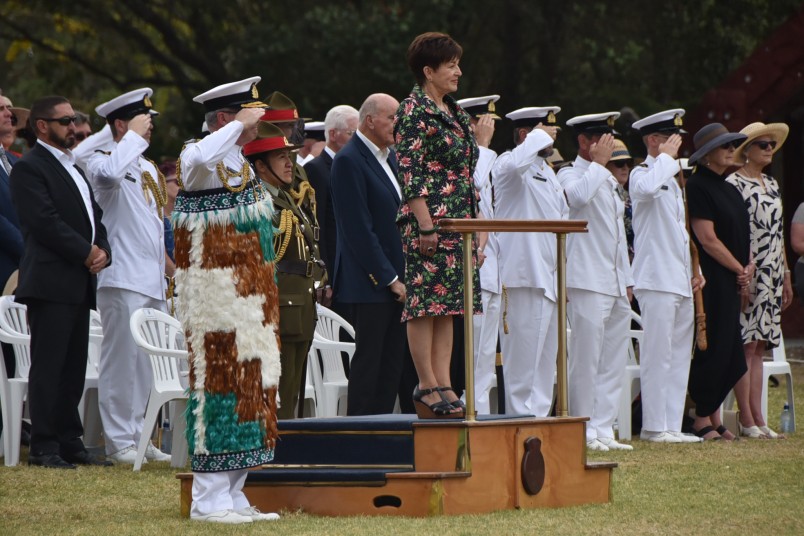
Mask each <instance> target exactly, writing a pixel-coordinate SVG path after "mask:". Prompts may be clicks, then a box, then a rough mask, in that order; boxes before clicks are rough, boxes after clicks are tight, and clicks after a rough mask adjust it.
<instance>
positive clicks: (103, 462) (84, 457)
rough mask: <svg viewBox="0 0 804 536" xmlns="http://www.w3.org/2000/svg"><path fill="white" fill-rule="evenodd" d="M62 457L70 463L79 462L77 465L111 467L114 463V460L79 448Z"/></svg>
mask: <svg viewBox="0 0 804 536" xmlns="http://www.w3.org/2000/svg"><path fill="white" fill-rule="evenodd" d="M61 457H62V458H63V459H64V460H65V461H66V462H68V463H71V464H73V463H74V464H77V465H99V466H101V467H111V466H112V465H114V464H113V463H112V462H110V461H109V460H107V459H106V458H102V457H100V456H95V455H94V454H90V453H89V452H88V451H86V450H79V451H78V452H73V453H71V454H66V453H65V454H62V455H61Z"/></svg>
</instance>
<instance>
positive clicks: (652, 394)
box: [629, 154, 694, 432]
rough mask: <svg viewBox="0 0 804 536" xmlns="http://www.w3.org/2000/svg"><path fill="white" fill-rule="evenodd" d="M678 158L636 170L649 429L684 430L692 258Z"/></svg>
mask: <svg viewBox="0 0 804 536" xmlns="http://www.w3.org/2000/svg"><path fill="white" fill-rule="evenodd" d="M678 172H679V165H678V162H677V161H676V160H675V159H673V158H671V157H670V156H669V155H666V154H660V155H659V156H658V157H653V156H648V158H647V159H645V162H644V165H641V166H637V167H636V168H634V170H633V171H631V177H630V179H629V180H630V183H629V184H630V186H629V191H630V194H631V202H632V204H633V225H634V238H635V245H634V249H635V254H634V279H635V284H634V294H635V295H636V298H637V300H639V305H640V311H641V313H642V328H643V330H644V332H645V333H644V336H643V341H642V348H641V350H640V383H641V387H642V429H643V430H646V431H651V432H664V431H670V432H680V431H681V421H682V418H683V414H684V401H685V399H686V392H687V380H688V377H689V369H690V359H691V354H692V336H693V317H694V313H693V303H692V285H691V279H692V265H691V260H690V244H689V234H688V233H687V228H686V216H685V211H684V198H683V194H682V191H681V188H680V187H679V185H678V182H677V180H676V178H675V175H676V174H677V173H678Z"/></svg>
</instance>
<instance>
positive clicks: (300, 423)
mask: <svg viewBox="0 0 804 536" xmlns="http://www.w3.org/2000/svg"><path fill="white" fill-rule="evenodd" d="M416 420H417V419H416V416H415V415H372V416H365V417H335V418H320V419H298V420H288V421H279V441H278V442H277V445H276V451H275V457H274V462H273V465H323V466H333V465H334V466H343V465H362V466H365V465H373V466H386V467H399V466H410V467H412V466H413V426H412V423H413V422H415V421H416Z"/></svg>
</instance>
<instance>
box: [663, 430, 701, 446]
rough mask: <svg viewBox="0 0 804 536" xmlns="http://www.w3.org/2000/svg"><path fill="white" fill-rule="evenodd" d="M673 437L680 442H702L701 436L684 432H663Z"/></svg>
mask: <svg viewBox="0 0 804 536" xmlns="http://www.w3.org/2000/svg"><path fill="white" fill-rule="evenodd" d="M665 433H668V434H670V435H671V436H673V437H677V438H678V439H680V440H681V442H682V443H703V438H702V437H698V436H697V435H693V434H685V433H683V432H665Z"/></svg>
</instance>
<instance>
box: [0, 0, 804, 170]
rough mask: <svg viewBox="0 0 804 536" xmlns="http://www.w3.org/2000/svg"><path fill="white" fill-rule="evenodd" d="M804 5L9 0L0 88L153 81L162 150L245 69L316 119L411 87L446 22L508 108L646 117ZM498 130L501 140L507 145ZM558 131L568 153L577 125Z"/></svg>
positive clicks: (691, 92) (791, 0) (485, 86)
mask: <svg viewBox="0 0 804 536" xmlns="http://www.w3.org/2000/svg"><path fill="white" fill-rule="evenodd" d="M801 8H802V2H801V0H774V1H773V2H767V1H766V0H730V1H726V0H700V1H697V2H675V3H668V2H664V1H657V0H647V1H645V0H643V1H638V0H619V1H601V2H589V1H584V0H565V1H563V2H550V1H544V0H531V1H521V0H520V1H517V0H501V1H498V2H488V1H480V0H462V1H458V0H405V1H400V0H371V1H364V0H351V1H334V2H325V3H322V2H317V1H313V0H293V1H291V0H273V1H263V2H253V1H249V0H229V1H226V2H220V1H212V0H196V1H190V2H188V1H183V2H182V1H178V0H150V1H148V2H142V1H139V0H115V1H109V0H83V1H81V2H53V1H52V0H50V1H45V0H30V1H21V0H0V50H3V51H4V52H5V54H4V57H3V58H0V87H2V88H3V90H4V93H5V94H6V95H8V96H10V97H11V98H12V99H13V100H14V102H15V104H17V105H21V106H28V105H30V103H31V102H32V101H33V100H34V99H35V98H36V97H38V96H41V95H44V94H52V93H58V94H63V95H66V96H68V97H70V99H71V100H72V101H73V102H74V104H75V106H76V107H77V108H79V109H82V110H85V111H92V110H94V107H95V106H96V105H97V104H98V103H100V102H102V101H104V100H107V99H109V98H111V97H113V96H115V95H117V94H119V93H121V92H123V91H126V90H130V89H133V88H135V87H139V86H150V87H152V88H153V89H154V90H155V92H156V93H155V98H154V101H155V105H156V107H157V109H159V110H161V111H162V112H163V115H162V116H161V117H160V119H159V120H158V122H157V128H158V129H157V131H156V132H155V134H154V142H153V145H152V148H151V150H150V153H151V156H152V157H156V158H159V157H161V156H164V155H176V154H177V153H178V151H179V150H180V148H181V143H182V141H183V140H184V139H187V138H189V137H193V136H194V135H196V134H197V133H198V130H199V127H200V123H201V117H202V109H201V107H200V106H199V105H197V104H194V103H192V102H191V98H192V96H194V95H196V94H198V93H200V92H202V91H204V90H206V89H208V88H210V87H212V86H214V85H216V84H219V83H223V82H227V81H232V80H236V79H240V78H244V77H246V76H252V75H260V76H262V77H263V81H262V83H261V84H260V90H261V91H262V92H263V93H264V94H267V93H268V92H270V91H272V90H274V89H278V90H280V91H282V92H283V93H286V94H287V95H289V96H290V97H291V98H293V99H294V101H296V103H297V105H298V106H299V108H300V110H301V112H302V114H303V115H304V116H306V117H314V118H316V119H323V116H324V114H325V113H326V111H327V110H328V109H329V108H330V107H332V106H334V105H336V104H341V103H349V104H352V105H354V106H359V105H360V103H361V102H362V101H363V99H364V98H365V97H366V96H367V95H368V94H369V93H373V92H376V91H384V92H388V93H391V94H392V95H395V96H397V97H398V98H403V97H404V96H405V95H407V93H408V92H409V90H410V88H411V87H412V85H413V78H412V76H411V74H410V73H409V72H408V70H407V67H406V65H405V51H406V49H407V46H408V44H409V43H410V41H411V40H412V39H413V37H415V36H416V35H418V34H419V33H422V32H424V31H430V30H437V31H445V32H448V33H450V34H451V35H453V37H455V38H456V39H457V40H458V42H460V43H461V44H462V45H463V47H464V57H463V60H462V62H461V66H462V69H463V72H464V77H463V80H462V82H461V89H460V94H459V95H458V97H466V96H477V95H484V94H489V93H499V94H501V95H502V99H501V101H500V103H499V107H498V109H499V110H500V111H501V112H503V113H505V112H507V111H510V110H513V109H515V108H518V107H520V106H526V105H540V104H541V105H547V104H557V105H559V106H561V107H562V108H563V111H562V114H561V116H560V117H562V118H564V119H566V118H569V117H571V116H572V115H575V114H578V113H587V112H593V111H605V110H610V109H611V110H619V109H621V108H622V107H624V106H628V107H630V108H632V109H633V110H634V111H635V112H636V114H637V115H640V116H643V115H647V114H649V113H652V112H654V111H657V110H659V109H662V108H666V107H670V106H681V107H685V108H688V109H689V108H692V107H694V106H695V104H696V103H697V102H698V101H699V99H700V97H701V95H702V94H703V93H704V92H705V91H706V90H707V89H708V88H710V87H711V86H713V85H715V84H716V83H717V82H718V81H719V80H721V79H722V78H723V77H724V76H725V75H726V74H727V73H728V72H729V71H730V70H731V69H733V68H734V67H736V66H737V65H739V64H740V62H741V61H742V60H743V59H744V58H745V57H746V56H747V55H748V54H749V53H750V52H751V51H752V50H753V49H754V47H756V45H757V43H759V42H760V41H761V40H762V39H764V38H765V37H766V36H767V35H768V34H769V33H770V32H771V31H773V29H774V28H775V27H777V26H778V25H779V24H780V23H782V22H783V21H784V20H786V19H787V18H788V17H790V16H791V15H792V14H793V13H794V12H796V10H799V9H801ZM803 37H804V36H803ZM633 119H634V118H633V117H632V118H630V120H629V121H628V122H627V123H630V121H632V120H633ZM625 126H627V125H625ZM500 130H501V135H498V136H497V137H496V139H495V143H496V144H497V145H498V148H501V147H507V146H508V145H510V141H509V136H507V135H506V134H505V131H506V130H507V129H506V128H505V127H504V126H501V127H500ZM560 143H561V145H560V146H561V149H562V152H565V154H567V153H569V154H571V153H573V152H574V150H573V149H572V145H571V144H572V142H571V140H569V136H562V137H561V142H560ZM634 145H635V148H637V149H638V148H639V147H638V146H639V145H640V144H634Z"/></svg>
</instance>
